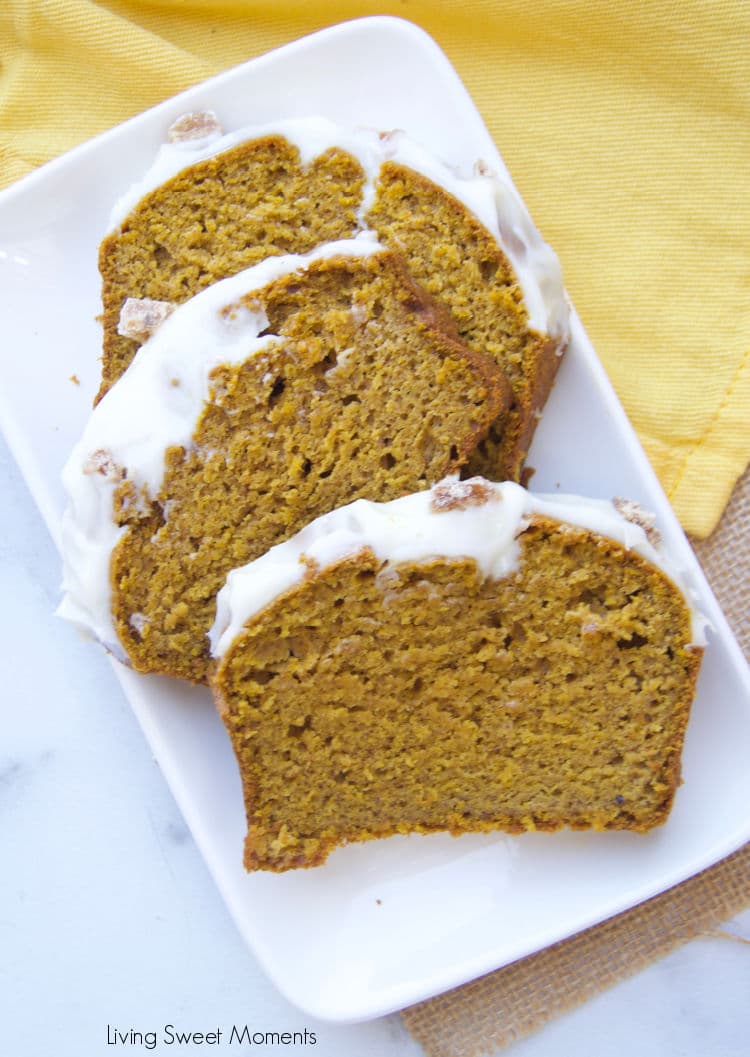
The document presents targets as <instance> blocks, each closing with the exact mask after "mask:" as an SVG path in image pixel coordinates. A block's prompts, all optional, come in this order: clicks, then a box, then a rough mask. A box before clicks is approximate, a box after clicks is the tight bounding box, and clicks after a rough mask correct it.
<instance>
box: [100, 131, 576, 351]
mask: <svg viewBox="0 0 750 1057" xmlns="http://www.w3.org/2000/svg"><path fill="white" fill-rule="evenodd" d="M269 135H280V136H283V137H284V138H285V139H287V140H288V141H289V142H290V143H292V144H293V145H294V146H295V147H296V148H297V149H298V150H299V153H300V160H301V162H302V164H303V165H307V164H309V163H310V162H311V161H312V160H313V159H314V158H316V157H318V156H319V155H321V154H323V153H325V151H327V150H329V149H330V148H332V147H339V148H341V149H342V150H344V151H346V152H347V153H349V154H351V155H352V156H353V157H354V158H356V159H357V161H358V162H359V163H360V165H361V166H362V169H363V170H364V173H365V180H366V182H365V187H364V192H363V201H362V205H361V208H360V216H359V219H360V224H361V226H362V227H363V228H364V227H365V220H364V218H365V215H366V214H367V212H368V210H369V208H370V206H371V205H372V202H373V200H374V197H375V192H376V185H377V179H378V174H379V172H380V167H381V165H382V164H383V163H384V162H386V161H393V162H396V163H398V164H401V165H404V166H406V167H408V168H410V169H413V170H415V171H416V172H419V173H421V174H422V175H423V176H425V177H427V178H428V179H429V180H431V181H432V182H433V183H435V184H437V185H439V186H440V187H442V188H443V189H444V190H446V191H447V192H448V193H449V194H451V195H452V196H453V197H454V198H456V199H458V201H460V202H462V203H463V204H464V205H465V206H466V208H467V209H469V211H470V212H471V213H472V214H473V215H474V216H475V217H476V218H477V220H479V221H480V223H481V224H483V225H484V227H486V228H487V230H488V231H489V232H491V234H492V235H493V237H494V238H495V240H496V241H497V242H498V244H499V245H500V247H501V248H502V250H503V252H504V253H505V255H506V256H507V258H508V260H509V261H510V263H511V266H512V268H513V270H514V272H515V275H516V278H517V280H518V284H519V286H520V288H521V291H522V293H523V298H524V303H525V305H526V311H527V314H528V318H529V326H530V327H531V328H532V329H534V330H536V331H539V332H540V333H543V334H549V335H550V336H552V337H556V338H560V339H561V340H562V339H564V338H565V337H566V335H567V332H568V325H569V307H568V302H567V298H566V296H565V292H564V289H563V283H562V274H561V271H560V265H559V262H558V259H557V256H556V255H555V253H554V251H553V250H552V249H551V248H550V247H549V246H548V245H547V244H546V243H545V242H544V240H543V239H542V236H541V235H540V233H539V231H538V230H537V229H536V227H535V226H534V224H533V222H532V220H531V217H530V216H529V213H528V211H527V209H526V207H525V205H524V204H523V201H522V200H521V197H520V195H519V194H518V191H517V190H516V188H515V186H514V185H513V183H512V182H511V180H510V178H509V177H508V176H507V175H506V174H505V173H497V172H492V171H490V170H489V169H488V167H487V166H486V165H485V164H484V163H482V162H479V163H477V164H475V166H474V169H473V171H472V172H471V173H470V174H466V173H460V172H458V171H456V170H455V169H452V168H450V167H449V166H448V165H446V164H445V163H444V162H442V161H440V160H439V159H438V158H436V157H434V156H433V155H432V154H431V153H430V152H429V151H428V150H426V149H425V148H424V147H422V146H420V145H419V144H418V143H416V142H415V141H414V140H412V139H411V138H410V137H409V136H408V135H407V134H406V133H405V132H403V131H401V130H394V131H391V132H386V133H380V132H378V131H377V130H375V129H371V128H344V127H342V126H340V125H337V124H336V123H334V122H332V121H329V120H328V119H327V118H323V117H317V116H311V117H306V118H290V119H288V120H279V121H276V122H272V123H267V124H259V125H247V126H245V127H243V128H240V129H236V130H235V131H233V132H229V133H226V134H224V133H222V131H221V128H220V126H219V125H218V123H216V122H213V121H212V122H208V123H207V131H206V134H205V135H200V136H198V137H192V138H187V139H184V140H181V139H178V140H176V141H173V142H167V143H164V144H163V145H162V146H161V147H160V149H159V152H158V154H157V155H156V158H155V160H154V162H153V164H152V165H151V167H150V168H149V170H148V171H147V172H146V174H145V175H144V176H143V178H142V179H141V180H139V181H138V182H136V183H134V184H133V185H132V186H131V187H130V188H129V189H128V190H127V191H126V192H125V194H124V195H123V196H122V197H121V198H119V199H118V201H117V202H116V204H115V206H114V209H113V211H112V215H111V217H110V223H109V230H110V231H116V230H117V229H118V228H119V227H120V225H121V224H122V222H123V221H124V220H125V218H126V217H127V215H128V214H129V213H130V212H131V211H132V210H133V208H134V207H135V206H136V205H137V204H138V202H139V201H140V200H141V199H142V198H143V197H144V196H145V195H147V194H148V193H149V192H150V191H152V190H154V189H155V188H156V187H158V186H160V185H161V184H163V183H164V182H166V181H167V180H169V179H171V178H172V177H173V176H176V175H177V174H178V173H179V172H181V171H182V170H183V169H186V168H188V167H189V166H191V165H195V164H196V163H198V162H201V161H205V160H207V159H208V158H212V157H215V156H216V155H218V154H221V153H222V152H224V151H226V150H229V149H231V148H232V147H236V146H239V145H240V144H241V143H244V142H248V141H250V140H253V139H258V138H260V137H262V136H269Z"/></svg>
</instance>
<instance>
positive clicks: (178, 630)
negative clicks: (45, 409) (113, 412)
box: [96, 253, 509, 682]
mask: <svg viewBox="0 0 750 1057" xmlns="http://www.w3.org/2000/svg"><path fill="white" fill-rule="evenodd" d="M249 296H251V300H249V301H248V304H249V307H251V308H253V309H257V308H258V304H259V303H260V305H262V307H263V310H264V311H265V313H266V315H267V317H268V328H267V329H268V332H270V333H271V334H272V335H276V336H277V339H276V340H274V341H272V343H271V345H270V347H267V348H265V349H263V350H261V351H259V352H257V353H256V354H255V355H253V356H250V357H248V359H246V360H245V361H244V362H243V363H241V364H233V365H226V366H221V367H218V368H216V369H214V371H213V372H212V374H211V376H210V382H211V392H210V399H209V402H208V403H207V404H206V405H205V408H204V410H203V412H202V414H201V416H200V419H199V421H198V423H197V425H196V428H195V432H194V434H193V438H192V444H191V445H190V446H189V447H188V448H187V449H183V448H182V447H179V448H178V447H173V448H170V449H168V451H167V452H166V456H165V458H166V472H165V476H164V480H163V483H162V487H161V491H160V493H159V495H158V496H157V497H156V498H155V499H153V500H151V499H149V498H148V497H146V496H143V495H139V494H138V493H137V491H136V489H135V487H134V485H133V483H132V482H131V481H130V480H125V481H124V482H123V484H122V485H121V486H120V487H119V489H118V490H117V492H116V511H115V514H116V520H117V521H118V523H119V524H121V525H123V526H126V527H127V528H128V531H127V532H126V533H125V534H124V535H123V537H122V539H121V540H120V542H119V543H118V544H117V546H116V548H115V550H114V552H113V557H112V563H111V582H112V589H113V590H112V594H113V610H114V617H115V625H116V629H117V633H118V636H119V638H120V641H121V642H122V644H123V646H124V648H125V650H126V652H127V653H128V655H129V657H130V659H131V662H132V663H133V665H134V667H135V668H137V669H138V670H141V671H156V672H161V673H163V674H169V675H176V676H181V677H183V678H187V679H190V680H192V681H195V682H200V681H203V680H204V679H205V676H206V667H207V664H208V640H207V638H206V633H207V632H208V630H209V628H210V626H211V624H212V623H213V619H214V614H215V596H216V594H217V592H218V591H219V589H220V588H221V587H222V585H223V583H224V580H225V578H226V575H227V573H228V572H229V570H230V569H232V568H234V567H236V566H239V565H243V564H244V563H246V562H249V561H252V560H253V559H254V558H257V557H259V556H260V555H261V554H263V553H264V552H265V551H267V550H268V549H269V548H270V547H271V546H273V545H274V544H275V543H279V542H281V541H282V540H284V539H286V538H287V537H289V536H291V535H293V534H294V533H295V532H297V531H298V530H299V529H301V528H302V527H303V526H304V525H306V524H307V523H308V522H309V521H311V520H313V519H314V518H315V517H317V516H319V515H320V514H323V513H326V512H328V511H329V510H332V509H334V508H335V507H338V506H342V505H344V504H346V503H349V502H351V501H352V500H354V499H356V498H366V499H373V500H381V501H382V500H388V499H394V498H397V497H398V496H401V495H407V494H409V493H411V492H416V491H419V490H421V489H424V488H426V487H429V485H430V484H432V483H433V482H434V481H438V480H440V479H441V478H442V477H443V476H444V475H445V474H448V473H453V472H456V471H457V470H458V469H459V468H460V467H461V466H462V465H463V463H464V462H465V461H466V459H467V458H468V456H469V454H470V453H471V452H472V451H473V450H474V448H475V447H476V445H477V443H478V442H479V440H480V439H481V438H482V437H483V436H484V435H485V434H486V432H487V429H488V427H489V424H490V423H491V422H492V421H493V420H494V419H496V417H497V416H498V414H499V413H500V411H501V409H502V407H504V406H505V405H506V404H507V402H508V399H509V396H508V393H507V389H506V386H505V383H504V379H503V376H502V374H501V373H500V372H499V371H498V369H497V367H496V366H495V364H494V363H493V362H492V361H491V360H490V359H487V358H485V357H482V356H480V355H478V354H476V353H474V352H472V351H471V350H470V349H467V348H466V347H464V346H463V345H461V344H459V343H458V342H457V341H456V340H455V339H454V338H453V337H452V336H451V335H450V334H447V333H446V332H445V331H444V330H443V329H441V327H440V325H439V324H440V320H441V313H440V311H439V310H436V309H435V307H434V306H433V304H432V302H431V301H430V299H429V298H428V297H427V296H426V295H425V294H424V292H423V291H421V290H420V288H419V287H418V286H416V284H415V283H414V282H413V280H412V279H411V278H410V276H409V274H408V273H407V272H406V271H405V270H404V269H403V267H402V265H401V264H400V262H399V260H398V259H397V258H395V257H394V256H393V255H392V254H390V253H379V254H375V255H373V256H369V257H364V258H346V257H333V258H330V259H323V260H320V261H317V262H315V263H313V264H312V265H311V266H310V267H309V268H308V269H307V271H305V272H303V273H294V274H291V275H289V276H286V277H285V278H283V279H280V280H277V281H275V282H273V283H271V284H269V285H268V286H267V287H265V288H264V289H263V290H260V291H253V292H252V295H249ZM436 324H437V325H436ZM96 468H97V469H99V471H100V472H105V470H106V466H105V469H102V468H101V467H100V466H99V465H98V464H97V467H96ZM133 614H137V615H138V619H137V620H136V621H134V620H133Z"/></svg>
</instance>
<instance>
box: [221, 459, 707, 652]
mask: <svg viewBox="0 0 750 1057" xmlns="http://www.w3.org/2000/svg"><path fill="white" fill-rule="evenodd" d="M472 490H478V491H479V492H480V494H481V496H482V501H480V502H474V501H469V502H468V503H464V502H463V499H464V498H465V497H466V496H470V495H471V493H472ZM445 497H448V498H449V500H450V499H451V497H452V498H453V499H454V500H455V502H453V501H449V502H447V503H446V502H445V501H444V500H445ZM534 514H541V515H545V516H547V517H550V518H554V519H556V520H558V521H561V522H566V523H568V524H571V525H576V526H579V527H581V528H586V529H590V530H591V531H593V532H596V533H599V534H600V535H602V536H607V537H609V538H610V539H614V540H616V541H617V542H619V543H621V544H622V545H623V546H624V547H625V548H627V549H628V550H633V551H635V552H636V553H637V554H640V555H641V556H642V557H644V558H645V559H647V560H648V561H649V562H651V563H652V564H653V565H655V566H656V567H657V568H659V569H661V570H662V571H663V572H664V573H665V574H666V575H667V576H669V578H670V579H671V580H672V581H673V582H674V583H675V584H676V585H677V587H678V588H679V589H680V590H681V592H682V594H683V596H684V597H685V599H686V602H687V604H688V606H689V607H690V611H691V615H692V637H693V645H696V646H697V645H703V644H704V642H705V637H704V628H705V621H704V619H703V618H702V616H701V614H700V613H699V612H698V611H697V610H696V608H695V607H694V605H693V604H692V602H691V598H690V591H689V590H688V588H687V587H686V586H685V585H684V583H683V582H682V575H681V573H680V571H679V570H678V569H677V567H676V566H675V565H674V563H673V562H671V561H670V559H669V558H668V556H667V555H666V554H665V553H664V552H663V550H662V549H661V548H660V547H659V546H655V545H654V544H653V543H652V542H651V540H650V539H649V536H648V534H647V532H646V530H645V529H644V528H643V527H642V526H641V525H640V524H636V523H635V522H633V521H632V520H629V519H628V518H626V517H624V516H623V515H622V514H620V513H619V512H618V510H617V508H616V506H615V505H614V504H613V503H612V502H609V501H607V500H601V499H585V498H583V497H580V496H572V495H537V494H534V493H532V492H529V491H527V490H526V489H525V488H522V487H521V486H520V485H517V484H514V483H513V482H509V481H506V482H503V483H501V484H492V483H490V482H488V481H485V480H484V479H483V478H473V479H472V480H471V481H459V480H458V479H457V478H446V479H445V480H444V481H442V482H440V483H439V484H437V485H434V486H433V487H432V488H431V489H428V490H426V491H424V492H418V493H415V494H413V495H408V496H404V497H403V498H401V499H395V500H392V501H391V502H389V503H374V502H370V501H369V500H365V499H358V500H356V501H355V502H353V503H350V504H349V505H348V506H344V507H341V508H339V509H338V510H334V511H331V513H329V514H324V515H323V516H322V517H319V518H317V519H316V520H315V521H312V522H311V523H310V524H309V525H307V526H306V527H305V528H304V529H302V531H301V532H298V533H297V534H296V535H295V536H292V537H291V538H290V539H288V540H286V541H285V542H283V543H279V544H277V546H275V547H272V548H271V550H269V551H268V552H267V553H266V554H264V555H262V556H261V557H260V558H257V559H256V560H255V561H253V562H250V563H249V564H247V565H245V566H242V567H241V568H239V569H234V570H233V571H232V572H230V573H229V575H228V577H227V580H226V583H225V585H224V587H223V588H222V589H221V591H220V592H219V594H218V596H217V604H216V619H215V621H214V624H213V627H212V628H211V630H210V632H209V638H210V641H211V652H212V655H213V656H214V657H217V658H218V657H222V656H223V655H224V654H225V653H226V651H227V650H228V648H229V646H230V645H231V643H232V642H233V641H234V639H235V638H236V636H237V635H238V634H239V633H240V631H241V630H242V628H243V627H244V625H245V624H246V623H247V622H248V621H249V620H251V619H252V617H253V616H254V615H255V614H256V613H258V612H260V611H261V610H262V609H264V608H265V607H266V606H267V605H269V604H270V603H271V602H272V601H273V600H274V599H275V598H278V597H279V596H280V595H282V594H284V593H285V592H286V591H288V590H289V589H290V588H292V587H294V586H295V585H297V584H299V583H300V582H301V581H302V580H303V579H304V577H305V576H306V575H307V573H308V568H309V564H308V563H310V562H313V563H314V564H315V565H318V566H320V567H325V566H328V565H331V564H333V563H335V562H337V561H340V560H341V559H343V558H347V557H350V556H354V555H356V554H358V553H360V552H361V551H362V550H364V549H368V550H371V551H372V552H373V553H374V554H375V556H376V558H377V559H378V560H379V561H382V562H385V563H386V566H395V565H398V564H399V563H401V562H414V561H416V562H424V561H429V560H430V559H433V558H437V557H441V558H471V559H473V560H474V561H475V562H476V563H477V565H478V567H479V569H480V570H481V572H482V573H483V574H484V576H486V577H491V578H493V579H501V578H503V577H505V576H508V575H509V574H510V573H512V572H513V571H514V570H515V569H516V568H517V567H518V562H519V556H520V544H519V542H518V537H519V536H520V534H521V533H522V532H523V530H524V528H525V527H526V526H527V524H528V519H529V518H530V517H531V516H532V515H534Z"/></svg>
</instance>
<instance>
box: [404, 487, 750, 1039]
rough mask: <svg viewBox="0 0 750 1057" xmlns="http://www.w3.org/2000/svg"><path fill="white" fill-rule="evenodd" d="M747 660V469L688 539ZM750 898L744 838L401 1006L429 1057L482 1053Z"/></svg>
mask: <svg viewBox="0 0 750 1057" xmlns="http://www.w3.org/2000/svg"><path fill="white" fill-rule="evenodd" d="M694 546H695V551H696V554H697V555H698V558H699V560H700V562H701V564H702V565H703V568H704V570H705V572H706V576H707V577H708V579H709V581H710V582H711V585H712V587H713V590H714V592H715V593H716V596H717V598H718V600H719V602H720V604H721V606H722V608H723V609H724V612H725V614H726V616H727V619H728V621H729V623H730V624H731V625H732V627H733V629H734V632H735V634H736V636H737V639H738V641H739V643H740V646H741V647H742V649H743V651H744V653H745V656H746V657H748V658H750V617H749V616H748V594H749V592H748V582H749V581H750V471H747V472H746V473H745V475H744V477H742V478H741V480H740V481H739V483H738V485H737V487H736V489H735V491H734V494H733V496H732V499H731V501H730V503H729V506H728V507H727V509H726V512H725V514H724V517H723V518H722V520H721V522H720V524H719V527H718V529H717V530H716V532H714V534H713V536H712V537H711V538H710V539H709V540H705V541H703V542H697V543H695V544H694ZM749 905H750V844H746V845H745V846H744V847H743V848H741V849H740V850H739V851H737V852H736V853H735V854H734V855H731V856H730V857H729V858H727V859H724V860H722V861H721V862H720V863H717V864H716V865H715V866H712V867H711V868H710V869H708V870H705V871H704V872H703V873H701V874H698V875H696V876H695V877H692V878H690V879H689V880H688V881H685V882H684V883H683V884H681V885H678V886H676V887H675V888H671V889H669V890H668V891H667V892H664V893H662V894H661V895H659V896H656V897H655V898H654V899H651V900H649V901H648V902H646V903H643V904H641V905H640V906H638V907H634V908H633V909H632V910H628V911H626V912H625V913H623V914H619V915H618V916H617V917H614V918H610V919H609V920H608V921H605V922H603V923H602V924H600V925H597V926H595V927H594V928H591V929H587V930H586V931H585V932H581V933H579V934H578V935H576V936H573V937H571V938H570V939H568V940H565V941H563V942H561V943H557V944H555V945H554V946H552V947H548V948H546V949H545V950H543V951H540V952H539V953H537V954H533V955H530V956H529V957H528V958H523V959H521V960H520V961H518V962H514V963H513V964H512V965H509V966H507V967H506V968H504V969H499V970H498V971H497V972H495V973H491V974H489V975H488V976H483V977H481V978H480V979H479V980H475V981H473V982H472V983H469V984H466V985H465V986H464V987H460V988H457V989H456V990H454V991H449V992H448V993H447V994H444V995H440V996H438V997H437V998H433V999H430V1000H429V1001H427V1002H422V1003H420V1004H419V1005H416V1006H412V1007H411V1008H410V1009H406V1010H404V1011H403V1014H402V1016H403V1019H404V1021H405V1023H406V1026H407V1027H408V1029H409V1031H410V1032H411V1033H412V1034H413V1035H414V1037H415V1038H416V1039H417V1040H418V1041H419V1042H420V1044H421V1045H422V1047H423V1048H424V1051H425V1053H426V1054H427V1057H480V1055H484V1054H488V1053H492V1052H496V1051H497V1050H498V1049H501V1048H502V1047H503V1046H507V1045H508V1044H509V1043H511V1042H513V1041H515V1040H516V1039H519V1038H521V1037H522V1036H524V1035H528V1034H530V1033H531V1032H532V1031H535V1030H536V1029H537V1028H539V1027H541V1026H542V1025H543V1024H544V1023H546V1022H547V1021H548V1020H551V1019H552V1018H553V1017H555V1016H557V1015H558V1014H560V1013H562V1012H564V1011H565V1010H568V1009H572V1008H573V1007H575V1006H578V1005H581V1004H582V1003H583V1002H585V1001H586V1000H587V999H588V998H591V997H592V996H593V995H595V994H597V993H598V992H600V991H603V990H605V989H606V988H607V987H610V986H611V985H612V984H615V983H617V982H618V981H619V980H622V979H624V978H625V977H627V976H632V975H633V974H635V973H637V972H638V971H639V970H640V969H644V968H645V967H646V966H647V965H648V964H649V963H650V962H653V961H655V960H656V959H657V958H660V957H662V956H663V955H665V954H667V953H668V952H669V951H670V950H672V949H673V948H674V947H676V946H678V945H679V944H681V943H685V942H686V941H687V940H690V939H693V938H694V937H696V936H699V935H701V934H704V933H706V932H708V931H710V930H711V929H713V928H715V927H716V925H718V924H719V923H720V922H722V921H725V920H726V919H727V918H729V917H731V916H732V915H733V914H736V913H738V912H739V911H740V910H743V909H744V908H745V907H747V906H749Z"/></svg>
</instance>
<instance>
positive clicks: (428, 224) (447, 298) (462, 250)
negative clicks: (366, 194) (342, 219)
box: [367, 162, 564, 481]
mask: <svg viewBox="0 0 750 1057" xmlns="http://www.w3.org/2000/svg"><path fill="white" fill-rule="evenodd" d="M367 221H368V223H369V224H370V225H371V226H372V227H373V228H374V229H375V231H376V232H377V233H378V237H379V238H380V240H381V241H382V242H384V243H385V244H386V245H388V246H390V247H391V248H392V249H395V250H397V251H398V252H399V253H401V254H402V255H403V256H404V258H405V260H406V261H407V264H408V266H409V268H410V269H411V271H412V274H413V275H414V276H415V278H416V279H417V281H418V282H420V283H421V284H422V285H423V286H424V287H425V288H426V289H427V290H429V291H430V293H431V294H433V296H435V297H436V298H437V299H438V300H439V301H440V302H441V303H442V304H444V305H445V306H446V307H447V308H448V309H449V310H450V311H451V313H452V315H453V318H454V320H455V322H456V326H457V328H458V333H459V336H460V338H461V340H462V341H464V342H466V344H467V345H469V346H470V347H471V348H474V349H478V350H481V351H482V352H484V353H486V354H488V355H490V356H492V357H493V358H494V359H495V362H496V363H497V364H498V366H499V367H500V368H501V369H502V371H503V372H504V374H505V375H506V377H507V378H508V380H509V382H510V385H511V388H512V391H513V400H512V404H511V407H510V408H509V410H508V411H507V412H506V413H505V415H504V416H503V417H502V418H501V419H499V420H498V421H497V422H496V423H495V424H494V426H493V427H492V428H491V429H490V431H489V434H488V437H487V438H486V440H485V441H484V442H483V443H482V444H481V445H480V447H479V448H478V449H477V451H476V452H475V453H474V455H473V456H472V458H471V460H470V462H469V464H468V466H467V468H466V471H465V472H466V474H467V476H474V475H476V474H481V475H483V476H485V477H488V478H490V479H491V480H514V481H518V480H519V479H520V475H521V471H522V467H523V462H524V459H525V457H526V454H527V452H528V449H529V446H530V444H531V439H532V437H533V434H534V429H535V428H536V424H537V420H538V417H539V412H540V411H541V409H542V407H543V406H544V403H545V401H546V399H547V397H548V395H549V392H550V389H551V387H552V383H553V381H554V378H555V374H556V373H557V369H558V367H559V365H560V359H561V356H562V354H563V352H564V347H563V345H562V344H561V342H560V341H559V340H557V339H553V338H550V337H548V336H546V335H542V334H538V333H537V332H536V331H534V330H532V329H531V328H530V327H529V325H528V317H527V313H526V309H525V307H524V304H523V297H522V293H521V289H520V287H519V285H518V282H517V280H516V277H515V275H514V273H513V270H512V268H511V265H510V263H509V261H508V259H507V258H506V256H505V254H504V253H503V251H502V250H501V248H500V247H499V246H498V244H497V242H496V241H495V239H494V238H493V236H492V235H491V234H490V233H489V232H488V231H487V230H486V229H485V228H484V227H483V225H482V224H481V223H480V222H479V221H478V220H477V219H476V218H475V217H473V216H472V214H471V213H470V212H469V211H468V210H467V209H466V208H465V206H463V204H462V203H460V202H458V201H457V200H456V199H454V198H453V197H452V196H451V195H450V194H449V193H448V192H447V191H445V190H443V189H442V188H440V187H438V186H437V185H435V184H434V183H432V182H431V181H430V180H429V179H427V177H425V176H423V175H422V174H421V173H417V172H415V171H413V170H411V169H408V168H407V167H406V166H403V165H400V164H397V163H395V162H386V163H385V164H384V165H383V166H382V168H381V173H380V179H379V183H378V192H377V195H376V198H375V202H374V204H373V206H372V208H371V209H370V211H369V213H368V215H367Z"/></svg>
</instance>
